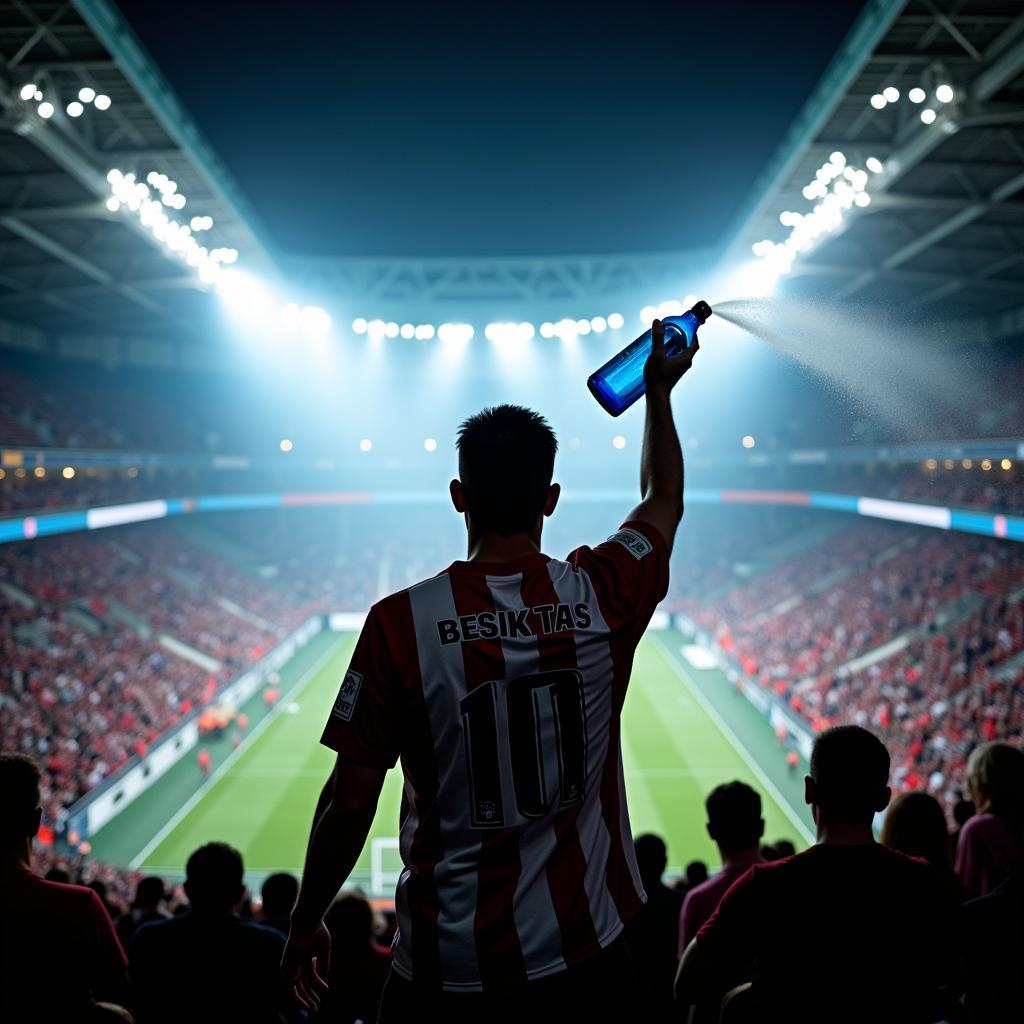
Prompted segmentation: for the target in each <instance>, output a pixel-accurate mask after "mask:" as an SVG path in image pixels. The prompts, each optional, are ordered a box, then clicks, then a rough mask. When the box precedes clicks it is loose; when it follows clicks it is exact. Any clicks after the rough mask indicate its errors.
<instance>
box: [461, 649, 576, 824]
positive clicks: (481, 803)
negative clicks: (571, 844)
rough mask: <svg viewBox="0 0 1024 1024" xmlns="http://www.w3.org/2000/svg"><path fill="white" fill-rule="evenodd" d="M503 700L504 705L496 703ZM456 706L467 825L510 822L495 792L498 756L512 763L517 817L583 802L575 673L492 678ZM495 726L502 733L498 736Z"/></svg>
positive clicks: (538, 815) (539, 815) (498, 788)
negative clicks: (467, 801) (464, 769)
mask: <svg viewBox="0 0 1024 1024" xmlns="http://www.w3.org/2000/svg"><path fill="white" fill-rule="evenodd" d="M502 697H504V701H503V704H504V707H500V706H499V701H501V699H502ZM459 707H460V710H461V712H462V730H463V735H464V736H465V743H466V761H467V765H468V771H469V783H470V790H471V794H472V802H471V808H470V822H471V824H472V826H473V827H474V828H504V827H505V826H506V825H508V824H514V822H510V821H509V817H510V815H509V811H508V809H507V808H506V807H505V801H504V799H503V797H502V791H501V777H502V770H501V769H502V763H501V762H502V758H503V757H509V758H510V760H511V764H510V767H511V775H512V782H513V789H514V793H515V803H516V810H517V811H518V814H519V816H520V817H522V818H543V817H544V816H545V815H546V814H547V813H548V812H549V811H550V810H551V809H552V807H553V806H554V805H555V803H556V801H557V806H558V808H559V809H561V808H564V807H571V806H572V805H573V804H578V803H580V802H581V801H582V800H583V797H584V793H585V787H586V776H587V720H586V710H585V707H584V703H583V677H582V675H581V674H580V673H579V672H577V671H576V670H575V669H560V670H557V671H554V672H541V673H538V674H537V675H530V676H519V677H517V678H515V679H508V680H505V679H499V680H496V681H495V682H491V683H486V684H484V685H483V686H478V687H476V689H474V690H473V691H472V692H470V693H468V694H467V695H466V696H465V697H464V698H463V699H462V702H461V704H460V706H459ZM501 712H504V713H503V714H502V713H501ZM499 723H500V724H499ZM499 729H502V731H503V732H504V733H505V734H506V735H505V736H502V737H501V738H500V739H499ZM545 741H546V742H545ZM552 754H553V755H554V756H553V757H552ZM552 762H554V764H555V765H556V766H557V768H556V769H553V768H552ZM556 774H557V782H556V779H555V778H554V776H555V775H556Z"/></svg>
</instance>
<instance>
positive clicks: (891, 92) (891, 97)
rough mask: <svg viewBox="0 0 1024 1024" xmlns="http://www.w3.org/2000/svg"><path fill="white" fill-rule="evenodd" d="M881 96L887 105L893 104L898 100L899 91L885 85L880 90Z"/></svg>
mask: <svg viewBox="0 0 1024 1024" xmlns="http://www.w3.org/2000/svg"><path fill="white" fill-rule="evenodd" d="M882 95H883V96H884V97H885V98H886V100H887V101H888V102H889V103H895V102H896V101H897V100H898V99H899V98H900V91H899V89H897V88H896V86H895V85H887V86H886V87H885V88H884V89H883V90H882Z"/></svg>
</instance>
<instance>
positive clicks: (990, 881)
mask: <svg viewBox="0 0 1024 1024" xmlns="http://www.w3.org/2000/svg"><path fill="white" fill-rule="evenodd" d="M967 785H968V786H969V787H970V790H971V799H972V800H973V802H974V806H975V809H976V811H977V813H976V814H975V815H974V817H973V818H971V819H970V820H969V821H968V822H967V823H966V824H965V825H964V827H963V828H962V829H961V830H960V839H959V841H958V843H957V848H956V873H957V874H958V875H959V876H960V880H961V881H962V882H963V884H964V888H965V889H966V890H967V894H968V895H969V896H984V895H985V894H986V893H988V892H991V891H992V890H993V889H994V888H995V887H996V886H997V885H999V884H1000V883H1001V882H1002V881H1004V879H1006V878H1008V877H1009V876H1010V874H1012V873H1013V872H1014V871H1019V870H1021V869H1022V868H1024V752H1022V751H1020V750H1019V749H1018V748H1017V747H1011V746H1010V745H1009V744H1008V743H982V744H981V745H980V746H978V747H975V749H974V750H973V751H972V752H971V756H970V757H969V758H968V759H967Z"/></svg>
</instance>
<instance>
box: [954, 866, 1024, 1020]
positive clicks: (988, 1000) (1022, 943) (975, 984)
mask: <svg viewBox="0 0 1024 1024" xmlns="http://www.w3.org/2000/svg"><path fill="white" fill-rule="evenodd" d="M964 918H965V925H966V928H965V931H966V942H965V944H964V945H965V950H966V960H967V978H966V994H965V999H964V1005H965V1006H966V1008H967V1019H968V1020H969V1021H970V1024H1004V1022H1005V1021H1011V1020H1019V1019H1020V1016H1021V1012H1022V1008H1024V972H1022V971H1021V964H1022V963H1024V877H1022V876H1021V875H1020V874H1017V875H1014V876H1012V877H1011V878H1008V879H1007V880H1006V881H1005V882H1003V883H1002V884H1001V885H999V886H997V887H996V888H995V889H993V890H992V892H990V893H989V894H988V895H987V896H980V897H979V898H978V899H975V900H970V901H969V902H968V903H967V904H966V906H965V907H964Z"/></svg>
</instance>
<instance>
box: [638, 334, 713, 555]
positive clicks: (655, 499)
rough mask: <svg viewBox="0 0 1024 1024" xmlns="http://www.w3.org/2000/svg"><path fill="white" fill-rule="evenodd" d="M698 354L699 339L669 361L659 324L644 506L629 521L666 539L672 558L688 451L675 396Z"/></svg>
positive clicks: (649, 368) (648, 369)
mask: <svg viewBox="0 0 1024 1024" xmlns="http://www.w3.org/2000/svg"><path fill="white" fill-rule="evenodd" d="M699 349H700V345H699V343H698V342H697V339H696V337H695V338H694V340H693V345H692V346H690V348H688V349H686V350H685V351H684V352H683V353H681V354H680V355H678V356H675V357H670V356H669V355H668V354H667V353H666V352H665V325H664V324H663V323H662V322H661V321H660V320H655V321H654V333H653V338H652V343H651V354H650V357H649V358H648V360H647V365H646V366H645V367H644V382H645V385H646V389H647V416H646V420H645V421H644V441H643V450H642V452H641V456H640V494H641V495H642V500H641V502H640V504H639V505H637V506H636V508H634V509H633V511H632V512H630V514H629V516H628V517H627V519H626V521H627V522H631V521H634V520H637V521H639V522H643V523H649V524H650V525H651V526H653V527H654V528H655V529H656V530H658V532H659V533H660V534H661V536H662V537H663V538H664V539H665V544H666V546H667V547H668V550H669V552H670V553H671V551H672V543H673V541H674V540H675V535H676V529H677V528H678V526H679V522H680V520H681V519H682V518H683V449H682V446H681V445H680V443H679V434H678V432H677V431H676V425H675V421H674V420H673V418H672V403H671V398H670V396H671V394H672V389H673V388H674V387H675V386H676V384H678V383H679V381H680V380H681V379H682V376H683V374H685V373H686V371H687V370H688V369H689V368H690V365H691V364H692V363H693V358H694V356H695V355H696V354H697V352H698V350H699Z"/></svg>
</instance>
